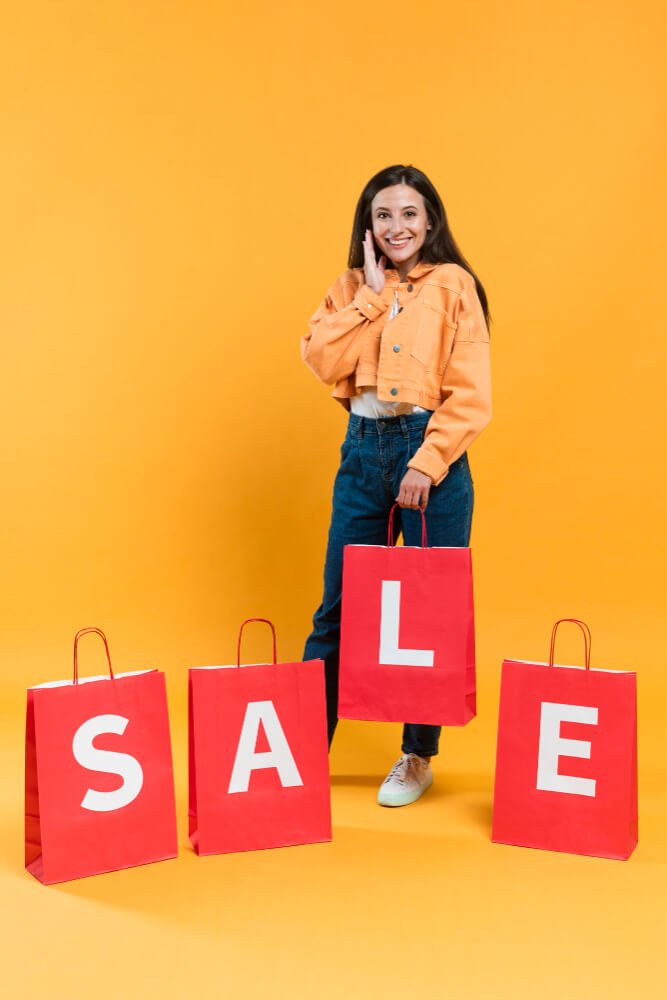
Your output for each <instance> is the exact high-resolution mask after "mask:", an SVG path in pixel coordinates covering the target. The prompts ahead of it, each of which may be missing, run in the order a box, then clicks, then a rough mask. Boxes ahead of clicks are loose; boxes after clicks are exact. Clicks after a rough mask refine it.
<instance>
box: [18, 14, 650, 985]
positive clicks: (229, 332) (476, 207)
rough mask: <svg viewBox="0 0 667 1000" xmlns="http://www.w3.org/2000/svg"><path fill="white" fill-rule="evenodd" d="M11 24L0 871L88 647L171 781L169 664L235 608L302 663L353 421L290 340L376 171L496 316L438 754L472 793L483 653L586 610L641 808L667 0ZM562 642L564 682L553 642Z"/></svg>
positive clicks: (217, 645) (173, 685)
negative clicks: (627, 704)
mask: <svg viewBox="0 0 667 1000" xmlns="http://www.w3.org/2000/svg"><path fill="white" fill-rule="evenodd" d="M4 21H5V25H4V27H3V38H2V41H0V47H1V49H2V53H1V55H2V58H1V59H0V80H1V90H2V94H3V105H2V111H1V121H2V134H3V148H4V152H3V156H2V160H1V161H0V199H1V202H2V213H1V214H2V218H3V232H4V237H5V238H4V240H3V241H2V246H1V248H0V253H1V254H2V266H1V267H0V322H1V326H2V361H1V363H0V378H1V379H2V388H1V391H0V417H1V420H2V428H3V431H2V435H1V436H0V462H1V467H2V490H1V491H0V523H1V524H2V526H3V532H2V534H3V544H2V555H3V567H4V571H3V574H2V579H3V583H2V598H1V601H0V616H1V621H2V629H1V634H2V676H1V677H0V694H2V698H3V701H2V704H3V706H4V708H3V710H4V712H5V721H6V726H5V731H6V733H7V734H9V736H8V738H11V744H8V746H11V752H10V751H9V750H8V754H9V756H8V758H7V759H8V760H10V761H11V767H10V766H9V765H8V768H9V769H8V770H6V772H5V773H6V775H7V790H6V791H5V795H6V807H7V817H11V823H12V826H11V829H12V831H13V832H12V838H14V839H12V841H11V843H12V845H13V847H12V851H13V853H12V855H11V864H10V865H9V870H10V871H12V872H14V871H17V872H18V874H19V875H21V872H20V865H21V843H20V840H21V833H20V821H21V812H20V811H21V794H22V786H21V782H22V772H21V757H20V753H21V746H20V741H21V738H22V729H21V727H22V724H23V720H22V713H23V710H24V699H25V688H26V686H27V685H28V684H32V683H38V682H41V681H45V680H49V679H55V678H60V677H65V676H68V674H69V671H70V669H71V640H72V637H73V635H74V632H75V630H76V629H77V628H79V627H81V626H83V625H98V626H100V627H102V628H103V629H104V630H105V631H106V632H107V634H108V636H109V640H110V644H111V651H112V656H113V657H114V661H115V665H116V667H117V668H118V669H135V668H139V667H142V666H158V667H160V668H162V669H164V670H165V671H166V672H167V677H168V685H169V693H170V704H171V708H172V719H173V725H174V749H175V754H176V757H177V760H178V761H180V764H179V767H180V768H181V771H182V768H183V762H184V758H185V729H184V726H185V678H186V668H187V666H188V665H189V664H195V663H200V664H201V663H215V662H229V661H230V660H231V659H232V658H233V656H234V651H235V643H236V634H237V630H238V626H239V623H240V621H241V620H242V619H243V618H246V617H249V616H266V617H269V618H271V619H273V620H274V622H275V623H276V626H277V629H278V640H279V657H280V658H282V659H292V658H297V659H298V658H299V656H300V654H301V651H302V648H303V641H304V639H305V637H306V635H307V633H308V630H309V625H310V618H311V616H312V613H313V612H314V610H315V608H316V606H317V604H318V602H319V599H320V588H321V574H322V563H323V557H324V547H325V541H326V530H327V526H328V518H329V513H330V496H331V487H332V481H333V476H334V473H335V470H336V466H337V461H338V448H339V444H340V441H341V438H342V435H343V433H344V424H345V414H344V412H343V410H342V408H341V407H340V406H339V405H338V404H337V403H335V402H334V401H332V400H331V399H330V398H329V389H328V388H327V387H326V386H324V385H322V384H319V383H318V382H317V380H316V379H315V378H314V377H313V375H312V373H311V372H310V371H309V370H308V369H307V368H306V367H305V365H303V363H302V362H301V360H300V356H299V337H300V336H301V334H302V333H303V332H305V329H306V323H307V319H308V317H309V316H310V314H311V313H312V312H313V311H314V309H315V307H316V305H317V304H318V302H319V300H320V298H321V297H322V295H323V294H324V292H325V290H326V288H327V286H328V284H329V283H330V282H331V281H332V280H333V278H334V277H335V276H336V275H337V274H338V273H339V272H340V271H341V270H343V269H344V268H345V266H346V254H347V247H348V241H349V234H350V230H351V225H352V214H353V209H354V206H355V203H356V200H357V198H358V196H359V193H360V191H361V188H362V186H363V185H364V183H365V182H366V180H367V179H368V178H369V177H370V175H371V174H372V173H374V172H375V171H376V170H378V169H380V168H381V167H384V166H386V165H388V164H391V163H394V162H407V163H412V164H415V165H416V166H418V167H420V168H421V169H423V170H424V171H425V172H426V173H427V174H428V175H429V176H430V178H431V179H432V180H433V182H434V183H435V185H436V186H437V188H438V190H439V191H440V193H441V196H442V198H443V201H444V204H445V207H446V209H447V212H448V215H449V218H450V223H451V226H452V229H453V232H454V234H455V237H456V239H457V240H458V242H459V244H460V246H461V248H462V250H463V253H464V254H465V255H466V256H467V257H468V259H469V260H470V261H471V263H472V265H473V267H474V268H475V270H476V272H477V273H478V274H479V276H480V278H481V280H482V281H483V283H484V285H485V287H486V290H487V293H488V296H489V302H490V307H491V312H492V317H493V321H492V325H491V346H492V365H493V394H494V416H493V419H492V423H491V425H490V426H489V428H488V429H487V430H486V431H484V433H483V434H482V435H481V436H480V438H479V440H478V441H477V442H476V443H475V444H474V445H473V447H472V448H471V452H470V460H471V467H472V472H473V477H474V481H475V488H476V511H475V519H474V523H473V538H472V546H473V558H474V569H475V587H476V601H477V634H478V650H479V682H480V684H479V686H480V706H479V707H480V717H479V719H478V720H476V722H475V723H474V727H472V726H471V727H469V728H468V729H466V730H463V731H457V732H455V733H452V734H448V735H447V746H448V747H451V753H452V754H453V755H454V758H455V759H456V754H459V760H458V765H457V766H458V769H459V773H460V774H462V775H464V776H465V774H466V773H468V772H469V773H470V774H473V773H475V774H483V775H485V776H486V777H485V779H484V780H486V781H490V780H491V775H492V771H493V759H494V740H495V721H496V710H497V697H498V686H499V669H500V663H501V660H502V658H503V656H514V657H519V658H523V659H529V658H531V657H534V658H538V659H544V658H545V654H546V652H547V647H548V638H549V630H550V627H551V624H552V621H553V620H554V619H555V618H557V617H561V616H564V615H575V616H577V617H581V618H583V619H585V620H586V621H588V622H589V624H590V626H591V628H592V630H593V662H594V665H597V666H606V667H611V668H631V669H637V670H638V673H639V699H640V701H639V704H640V768H641V773H640V782H641V789H640V790H641V791H642V793H643V794H644V795H645V796H646V798H645V800H644V801H645V804H646V810H645V811H648V812H650V811H651V809H652V808H653V806H649V805H648V803H650V802H653V803H654V805H655V803H656V802H657V801H658V800H660V797H661V796H662V789H661V787H660V786H659V784H658V777H659V773H660V754H661V753H662V735H661V734H662V730H663V728H664V722H663V707H662V706H663V705H664V697H665V694H666V693H667V683H666V682H665V679H664V667H663V662H662V661H663V659H664V657H663V653H662V649H663V646H664V643H663V634H662V633H663V624H664V618H663V617H662V616H661V611H662V612H663V615H664V611H663V608H664V603H663V602H664V583H663V575H664V574H663V567H664V565H665V562H666V560H667V551H666V544H665V532H664V530H663V520H664V515H665V493H664V486H665V478H666V477H665V473H664V469H663V466H664V460H663V454H664V432H663V428H664V425H665V415H666V414H665V392H664V372H665V365H666V364H667V356H666V355H667V351H666V343H667V338H666V337H665V335H664V319H663V315H664V309H663V301H662V299H663V290H664V281H663V270H664V261H665V255H664V250H665V243H664V232H665V203H666V198H665V187H664V174H665V157H666V154H667V142H666V138H665V130H664V121H665V105H666V103H667V101H666V96H667V95H666V88H665V73H664V28H665V15H664V9H663V5H662V4H660V3H658V2H657V0H656V2H650V0H639V2H637V3H635V4H633V5H632V8H631V9H630V8H628V6H627V4H624V3H620V2H617V0H612V2H609V0H606V2H604V3H603V2H602V0H592V2H590V3H587V4H580V3H575V2H573V0H565V2H561V3H558V4H554V3H547V4H533V5H531V4H525V3H522V2H518V0H509V2H504V3H502V4H499V3H494V2H493V0H480V2H473V3H466V4H456V5H451V4H446V5H443V4H442V3H440V2H436V0H424V2H423V3H421V4H420V5H418V6H417V7H414V6H413V7H409V6H408V7H406V5H405V4H404V3H399V2H397V0H385V2H383V3H378V2H374V0H372V2H371V3H369V4H358V3H350V2H349V0H338V2H337V3H336V4H335V5H334V6H333V7H331V6H323V7H320V6H317V5H314V6H312V5H311V6H304V5H303V4H301V3H296V2H294V0H286V2H284V3H282V4H279V5H274V4H269V3H258V2H256V0H250V2H247V3H244V4H242V5H240V6H231V5H228V4H226V3H223V2H220V3H213V2H195V3H185V2H178V0H171V2H168V3H157V2H155V0H144V2H142V3H135V2H126V0H123V2H114V3H109V2H106V0H103V2H102V3H101V4H94V5H91V4H88V3H84V2H83V0H81V2H75V0H63V2H61V3H59V4H55V5H54V4H49V3H43V2H39V0H27V2H26V3H24V4H23V5H21V7H15V9H13V10H12V12H11V14H10V15H9V16H8V17H7V18H5V19H4ZM244 641H245V643H246V645H245V648H244V658H245V659H246V660H250V661H256V660H260V659H262V658H265V657H266V656H267V655H268V649H269V644H268V639H267V637H266V636H265V635H264V634H263V633H262V632H261V629H260V630H259V631H258V632H257V633H249V634H248V635H247V639H245V640H244ZM560 642H561V643H562V645H561V646H560V649H559V657H558V658H559V659H560V660H561V662H579V661H580V658H581V652H580V649H579V640H578V639H577V638H576V636H575V635H574V630H573V633H572V635H571V636H570V635H564V636H563V637H562V639H561V640H560ZM82 653H83V657H84V663H86V662H87V664H88V670H89V671H90V672H93V671H97V670H98V669H101V668H102V666H103V660H102V655H101V651H98V650H97V649H96V648H94V646H93V644H92V642H91V644H90V646H89V647H86V648H85V649H84V650H83V651H82ZM86 658H87V659H86ZM397 735H398V733H397V729H396V727H393V728H392V727H374V726H366V727H364V726H362V725H356V726H355V725H352V724H350V723H346V724H344V725H343V726H342V727H341V730H340V736H339V738H338V742H337V746H336V750H335V753H334V758H333V763H334V766H335V767H339V768H342V769H343V770H345V769H349V768H350V767H351V766H352V765H353V762H354V761H355V760H357V759H358V755H359V754H360V753H361V754H362V755H363V754H371V755H372V754H373V753H375V751H376V749H377V748H378V747H381V748H382V754H383V756H382V762H381V763H378V769H379V770H378V775H380V770H381V769H382V768H383V767H384V765H385V763H386V765H387V766H389V765H390V764H391V763H392V762H393V756H394V750H395V749H397ZM179 773H181V772H179ZM464 783H465V779H464ZM179 788H180V791H179V794H184V793H183V789H182V787H181V786H179ZM367 791H368V790H367ZM369 794H371V792H370V791H369ZM372 794H374V793H372ZM7 822H8V823H9V818H8V820H7ZM13 824H15V826H14V825H13ZM663 863H664V858H663ZM8 864H9V862H8ZM514 995H515V996H518V995H519V993H515V994H514ZM544 995H546V994H544Z"/></svg>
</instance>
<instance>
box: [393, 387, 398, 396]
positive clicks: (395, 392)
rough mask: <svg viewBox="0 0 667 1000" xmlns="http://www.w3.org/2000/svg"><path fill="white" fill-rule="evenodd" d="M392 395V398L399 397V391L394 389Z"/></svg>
mask: <svg viewBox="0 0 667 1000" xmlns="http://www.w3.org/2000/svg"><path fill="white" fill-rule="evenodd" d="M391 394H392V396H398V389H395V388H394V389H392V390H391Z"/></svg>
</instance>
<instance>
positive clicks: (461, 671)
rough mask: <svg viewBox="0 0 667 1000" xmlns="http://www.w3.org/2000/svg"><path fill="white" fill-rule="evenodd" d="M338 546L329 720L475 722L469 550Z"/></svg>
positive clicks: (390, 537) (424, 546)
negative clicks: (339, 592)
mask: <svg viewBox="0 0 667 1000" xmlns="http://www.w3.org/2000/svg"><path fill="white" fill-rule="evenodd" d="M395 507H396V505H394V507H392V509H391V512H390V515H389V532H388V539H387V545H386V546H384V545H346V546H345V548H344V550H343V596H342V609H341V641H340V671H339V694H338V715H339V716H340V718H342V719H366V720H375V721H386V722H410V723H422V724H428V725H448V726H461V725H464V724H465V723H467V722H469V721H470V719H472V718H473V717H474V715H475V714H476V686H475V629H474V611H473V589H472V561H471V554H470V549H469V548H440V547H430V548H429V547H428V546H427V539H426V519H425V517H424V512H423V511H422V512H421V514H422V546H421V547H419V546H406V545H402V546H400V547H397V546H394V545H393V544H392V542H393V525H392V521H393V515H394V510H395Z"/></svg>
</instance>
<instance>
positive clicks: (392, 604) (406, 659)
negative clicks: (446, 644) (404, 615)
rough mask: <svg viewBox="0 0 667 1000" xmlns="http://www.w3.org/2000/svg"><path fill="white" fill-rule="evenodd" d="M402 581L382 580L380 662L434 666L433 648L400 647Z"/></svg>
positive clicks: (408, 665)
mask: <svg viewBox="0 0 667 1000" xmlns="http://www.w3.org/2000/svg"><path fill="white" fill-rule="evenodd" d="M400 618H401V581H400V580H383V581H382V605H381V608H380V659H379V662H380V663H386V664H389V663H391V664H393V665H394V666H400V667H432V666H433V656H434V653H435V651H434V650H433V649H400V648H399V645H398V634H399V628H400Z"/></svg>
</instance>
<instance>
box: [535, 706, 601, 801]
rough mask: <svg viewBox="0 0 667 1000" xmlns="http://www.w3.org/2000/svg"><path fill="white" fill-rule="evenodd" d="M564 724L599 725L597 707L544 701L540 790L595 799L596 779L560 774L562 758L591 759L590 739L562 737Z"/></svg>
mask: <svg viewBox="0 0 667 1000" xmlns="http://www.w3.org/2000/svg"><path fill="white" fill-rule="evenodd" d="M561 722H582V723H584V724H585V725H587V726H597V724H598V710H597V708H587V707H586V706H584V705H559V704H558V702H553V701H543V702H542V712H541V716H540V748H539V751H538V755H537V787H538V788H539V789H540V790H541V791H543V792H566V793H567V794H568V795H590V796H592V797H595V778H575V777H573V776H572V775H569V774H559V773H558V758H559V757H582V758H584V759H585V760H590V757H591V745H590V743H589V742H588V740H565V739H563V738H562V736H561V735H560V724H561Z"/></svg>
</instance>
